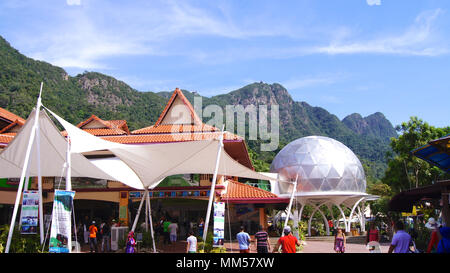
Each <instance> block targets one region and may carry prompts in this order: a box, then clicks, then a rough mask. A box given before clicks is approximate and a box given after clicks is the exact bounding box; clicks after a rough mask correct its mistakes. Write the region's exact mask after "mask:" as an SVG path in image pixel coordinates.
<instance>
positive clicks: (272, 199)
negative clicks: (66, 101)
mask: <svg viewBox="0 0 450 273" xmlns="http://www.w3.org/2000/svg"><path fill="white" fill-rule="evenodd" d="M1 113H5V115H4V116H5V117H4V119H7V118H9V119H7V120H8V121H9V124H6V125H5V126H4V127H3V129H4V128H8V126H10V128H12V127H13V125H11V124H14V123H16V125H15V126H22V125H23V124H24V122H25V120H23V119H22V118H20V117H18V116H15V115H14V114H12V113H9V112H7V111H0V114H1ZM77 127H78V128H80V129H82V130H84V131H86V132H88V133H90V134H93V135H95V136H98V137H101V138H103V139H105V140H108V141H112V142H117V143H122V144H155V143H168V142H180V141H196V140H211V139H219V138H220V135H221V132H220V129H218V128H216V127H214V126H211V125H208V124H204V123H203V122H202V121H201V119H200V118H199V116H198V115H197V113H196V112H195V111H194V108H193V107H192V105H191V104H190V102H189V101H188V100H187V99H186V97H185V96H184V95H183V92H182V91H181V90H180V89H178V88H176V89H175V91H174V92H173V93H172V96H171V97H170V99H169V101H168V103H167V105H166V106H165V108H164V110H163V112H162V113H161V114H160V116H159V118H158V119H157V121H156V122H155V124H153V125H151V126H148V127H145V128H141V129H137V130H134V131H130V130H129V128H128V126H127V122H126V121H125V120H103V119H101V118H100V117H97V116H96V115H91V116H90V117H89V118H88V119H86V120H84V121H82V122H80V123H78V124H77ZM3 131H4V133H3V134H0V147H1V145H2V144H3V145H4V146H6V145H7V144H8V143H9V142H10V141H11V140H12V139H13V138H14V135H15V132H13V131H11V130H9V129H4V130H3ZM62 135H64V136H66V135H67V133H66V132H65V131H63V132H62ZM224 149H225V151H226V152H227V153H228V154H229V155H230V156H231V157H232V158H234V159H235V160H236V161H238V162H240V163H241V164H243V165H245V166H247V167H248V168H251V169H254V168H253V165H252V162H251V160H250V157H249V154H248V150H247V146H246V143H245V140H244V139H243V138H242V137H240V136H238V135H235V134H233V133H230V132H225V133H224ZM149 167H151V166H149ZM211 179H212V175H209V174H185V175H176V176H172V177H168V178H166V179H165V180H164V181H163V182H162V183H161V186H158V187H156V188H155V189H153V190H152V191H151V192H152V193H153V194H152V200H153V201H154V202H157V204H160V205H161V204H162V205H161V207H163V208H164V207H165V208H166V209H165V210H166V211H165V212H163V213H165V214H168V216H171V217H179V218H180V217H181V218H183V219H185V220H187V219H191V218H196V219H195V220H198V218H199V217H203V216H204V215H203V213H204V212H205V206H206V204H207V203H206V201H207V200H208V196H209V188H210V186H211ZM238 179H239V178H237V177H223V176H219V177H218V181H217V187H216V193H215V201H216V202H226V203H227V204H228V206H229V209H230V211H232V212H233V213H238V212H237V211H238V210H237V209H236V207H235V205H236V206H243V205H245V206H247V208H248V209H249V210H251V211H253V213H252V214H251V215H250V214H249V215H248V217H245V215H244V218H242V219H245V221H246V222H249V221H251V222H252V223H254V224H253V225H252V228H250V226H249V227H248V230H253V229H254V228H256V226H258V225H259V224H262V225H265V224H266V223H267V221H266V220H267V219H266V218H267V216H266V214H265V210H264V208H270V207H272V208H274V207H279V206H280V205H281V206H282V207H285V205H286V203H287V202H288V200H286V199H281V198H279V197H278V196H277V195H275V194H273V193H271V192H270V191H266V190H263V189H260V188H258V187H254V186H251V185H248V184H245V183H242V182H239V181H238ZM91 180H92V179H87V178H86V179H79V178H73V184H74V185H73V188H74V189H75V190H76V191H77V194H76V201H77V204H76V206H75V207H76V208H77V209H79V210H88V208H89V211H90V214H91V215H92V214H95V213H96V212H93V211H92V209H90V205H91V204H90V203H91V202H97V203H96V206H97V207H99V203H98V202H101V203H104V204H110V203H111V202H112V203H116V204H117V203H118V204H119V206H118V207H114V206H113V207H112V208H113V209H112V212H110V213H109V214H110V215H119V211H120V210H121V209H122V208H124V209H125V210H127V211H128V209H129V207H130V206H129V203H130V202H133V205H134V204H135V203H138V202H137V201H138V200H139V198H136V196H137V195H139V194H138V193H137V192H136V191H135V190H134V189H132V188H129V187H127V186H125V185H123V184H122V183H119V182H114V181H107V182H106V184H105V186H104V187H102V188H98V187H96V188H92V187H91V186H92V183H93V182H92V181H91ZM44 181H47V183H48V184H47V186H46V187H45V186H44V191H47V192H48V197H47V202H51V201H52V200H53V199H52V198H53V195H52V190H53V188H54V185H52V183H51V182H49V181H53V184H54V183H55V182H56V179H55V178H46V179H44ZM91 182H92V183H91ZM33 185H34V186H33V187H36V188H37V184H36V181H34V183H33ZM33 187H32V188H33ZM9 191H11V190H10V189H9ZM10 193H11V192H10ZM118 193H120V194H118ZM185 193H189V194H187V196H188V198H186V196H184V194H185ZM2 194H3V195H5V193H4V192H3V193H2V191H1V184H0V198H1V197H2ZM13 197H14V196H12V195H11V196H10V197H8V198H7V199H11V204H12V203H13V201H12V200H13V199H14V198H13ZM5 198H6V197H5ZM7 199H3V200H7ZM94 200H95V201H94ZM153 201H152V202H153ZM44 202H45V201H44ZM105 202H106V203H105ZM100 207H103V206H100ZM108 207H109V210H111V206H110V205H106V207H103V208H102V209H103V210H108ZM152 207H153V204H152ZM156 208H157V209H159V210H161V208H158V206H156ZM169 208H171V209H169ZM186 208H188V210H186ZM239 211H242V210H239ZM79 213H80V212H78V213H77V215H80V214H79ZM128 213H129V212H128ZM128 213H127V214H126V215H127V217H125V218H123V219H122V220H125V221H126V220H127V219H128V218H129V214H128ZM241 216H242V215H241ZM91 217H92V216H91ZM131 217H133V216H131ZM241 224H242V223H237V222H233V225H232V229H237V228H239V226H240V225H241Z"/></svg>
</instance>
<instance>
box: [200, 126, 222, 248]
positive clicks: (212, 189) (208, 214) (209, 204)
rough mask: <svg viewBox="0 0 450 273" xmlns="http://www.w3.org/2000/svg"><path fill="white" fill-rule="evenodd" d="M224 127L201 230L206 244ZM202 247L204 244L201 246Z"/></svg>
mask: <svg viewBox="0 0 450 273" xmlns="http://www.w3.org/2000/svg"><path fill="white" fill-rule="evenodd" d="M223 130H224V127H222V134H221V135H220V140H219V146H218V148H217V150H218V151H217V159H216V168H215V169H214V175H213V180H212V183H211V190H210V191H209V201H208V209H207V211H206V219H205V227H204V229H203V242H206V235H207V234H208V224H209V218H210V216H211V205H212V202H213V198H214V195H215V194H214V193H215V189H216V181H217V172H218V170H219V162H220V154H221V153H222V147H223V133H224V131H223ZM203 246H204V244H203Z"/></svg>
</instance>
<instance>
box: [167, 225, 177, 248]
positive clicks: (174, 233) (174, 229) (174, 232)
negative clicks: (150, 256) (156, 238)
mask: <svg viewBox="0 0 450 273" xmlns="http://www.w3.org/2000/svg"><path fill="white" fill-rule="evenodd" d="M167 229H168V230H169V232H170V242H171V243H175V242H176V241H177V231H178V224H177V223H175V221H174V222H172V223H171V224H170V225H169V226H168V227H167Z"/></svg>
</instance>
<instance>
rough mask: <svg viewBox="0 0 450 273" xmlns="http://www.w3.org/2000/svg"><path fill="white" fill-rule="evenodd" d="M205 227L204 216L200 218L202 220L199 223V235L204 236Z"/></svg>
mask: <svg viewBox="0 0 450 273" xmlns="http://www.w3.org/2000/svg"><path fill="white" fill-rule="evenodd" d="M204 227H205V221H203V218H200V221H199V223H198V236H200V237H203V228H204Z"/></svg>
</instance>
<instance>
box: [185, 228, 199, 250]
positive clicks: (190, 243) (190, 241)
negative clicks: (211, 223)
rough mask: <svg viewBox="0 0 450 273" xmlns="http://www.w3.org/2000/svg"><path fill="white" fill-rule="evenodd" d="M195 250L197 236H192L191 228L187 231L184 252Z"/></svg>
mask: <svg viewBox="0 0 450 273" xmlns="http://www.w3.org/2000/svg"><path fill="white" fill-rule="evenodd" d="M196 252H197V237H195V236H194V232H193V231H192V230H190V231H189V237H188V238H187V247H186V253H196Z"/></svg>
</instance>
